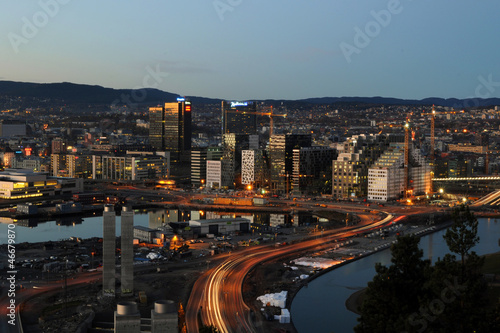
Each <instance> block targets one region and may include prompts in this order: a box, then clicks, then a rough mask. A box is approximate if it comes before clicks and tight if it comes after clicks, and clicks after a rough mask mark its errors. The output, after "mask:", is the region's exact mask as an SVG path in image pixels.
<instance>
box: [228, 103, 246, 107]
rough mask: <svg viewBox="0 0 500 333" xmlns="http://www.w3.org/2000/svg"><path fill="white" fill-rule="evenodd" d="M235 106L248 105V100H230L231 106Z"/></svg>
mask: <svg viewBox="0 0 500 333" xmlns="http://www.w3.org/2000/svg"><path fill="white" fill-rule="evenodd" d="M237 106H248V102H231V107H232V108H234V107H237Z"/></svg>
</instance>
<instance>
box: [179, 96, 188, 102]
mask: <svg viewBox="0 0 500 333" xmlns="http://www.w3.org/2000/svg"><path fill="white" fill-rule="evenodd" d="M185 100H186V99H185V98H184V97H177V102H184V101H185Z"/></svg>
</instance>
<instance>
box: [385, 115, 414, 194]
mask: <svg viewBox="0 0 500 333" xmlns="http://www.w3.org/2000/svg"><path fill="white" fill-rule="evenodd" d="M377 126H388V127H391V128H401V127H402V128H404V130H405V146H404V161H403V168H404V181H403V188H404V192H403V195H404V198H405V199H406V198H408V182H409V178H410V177H409V173H408V171H409V170H408V167H409V164H410V163H409V162H410V132H411V125H410V116H408V117H407V118H406V121H405V123H404V124H390V123H379V124H377ZM382 130H383V129H382ZM380 133H382V131H380ZM380 133H379V134H380Z"/></svg>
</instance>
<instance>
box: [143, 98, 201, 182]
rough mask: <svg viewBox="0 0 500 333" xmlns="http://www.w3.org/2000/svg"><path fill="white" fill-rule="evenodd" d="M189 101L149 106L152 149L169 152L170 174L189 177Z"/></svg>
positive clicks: (181, 177)
mask: <svg viewBox="0 0 500 333" xmlns="http://www.w3.org/2000/svg"><path fill="white" fill-rule="evenodd" d="M191 108H192V105H191V102H190V101H187V100H184V99H183V98H182V99H181V98H179V99H178V101H177V102H174V103H165V104H164V105H163V106H157V107H151V108H149V142H150V144H151V146H152V147H153V149H155V150H159V151H168V152H170V163H171V167H172V170H171V175H172V176H173V177H175V178H178V179H183V178H186V177H187V178H189V169H190V167H189V161H190V151H191Z"/></svg>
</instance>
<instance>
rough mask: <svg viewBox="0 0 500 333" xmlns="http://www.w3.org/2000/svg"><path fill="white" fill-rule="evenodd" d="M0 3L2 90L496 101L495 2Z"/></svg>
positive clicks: (498, 23)
mask: <svg viewBox="0 0 500 333" xmlns="http://www.w3.org/2000/svg"><path fill="white" fill-rule="evenodd" d="M1 3H2V11H1V12H0V32H1V33H0V50H1V51H2V57H1V61H0V79H2V80H13V81H28V82H63V81H66V82H74V83H84V84H95V85H101V86H105V87H112V88H127V89H128V88H142V87H144V86H149V87H156V88H158V89H161V90H165V91H169V92H173V93H178V94H181V95H196V96H204V97H214V98H226V99H266V98H275V99H281V98H284V99H300V98H307V97H323V96H385V97H398V98H417V99H420V98H425V97H444V98H449V97H457V98H466V97H500V61H498V59H499V53H500V52H499V51H500V43H499V37H498V31H500V20H499V19H498V13H499V12H500V2H499V1H497V0H483V1H470V0H455V1H451V0H448V1H436V0H434V1H431V0H419V1H417V0H413V1H412V0H400V1H398V0H356V1H354V0H331V1H328V0H321V1H320V0H316V1H305V0H268V1H264V0H190V1H181V0H142V1H139V0H135V1H132V0H121V1H117V0H115V1H112V0H108V1H96V0H85V1H77V0H39V1H15V0H2V1H1ZM155 72H156V75H154V74H152V73H155ZM482 79H483V80H482ZM484 81H486V82H488V81H489V82H490V84H487V85H486V86H487V87H486V86H484ZM497 82H499V83H497ZM481 85H483V86H481ZM478 95H481V96H478Z"/></svg>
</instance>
